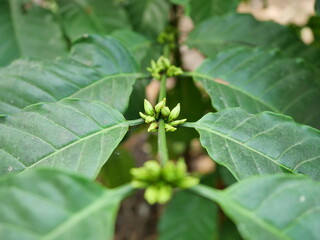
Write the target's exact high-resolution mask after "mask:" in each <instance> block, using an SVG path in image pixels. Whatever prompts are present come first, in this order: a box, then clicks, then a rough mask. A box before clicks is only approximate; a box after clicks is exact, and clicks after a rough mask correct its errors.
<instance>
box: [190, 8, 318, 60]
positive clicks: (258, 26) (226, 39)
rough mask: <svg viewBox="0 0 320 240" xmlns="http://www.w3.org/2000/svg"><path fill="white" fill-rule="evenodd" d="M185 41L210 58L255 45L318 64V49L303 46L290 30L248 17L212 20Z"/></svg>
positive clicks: (240, 15)
mask: <svg viewBox="0 0 320 240" xmlns="http://www.w3.org/2000/svg"><path fill="white" fill-rule="evenodd" d="M208 29H210V31H208ZM187 42H188V44H189V46H191V47H196V48H198V49H199V50H200V51H201V52H203V53H204V54H205V55H206V56H211V57H214V56H216V54H217V53H218V52H220V51H223V50H226V49H230V48H233V47H236V46H248V47H256V46H259V47H269V48H279V49H281V52H282V54H283V55H285V56H289V57H302V58H304V59H306V60H307V61H308V62H310V63H312V64H316V65H317V66H319V65H320V60H319V53H320V50H319V49H317V48H313V47H308V46H306V45H304V43H303V42H302V41H301V40H300V39H299V37H298V36H297V35H296V34H295V32H294V31H293V30H292V29H290V28H289V27H287V26H282V25H279V24H276V23H273V22H259V21H257V20H256V19H254V17H253V16H251V15H245V14H228V15H224V16H215V17H212V18H210V19H208V20H206V21H204V22H203V23H201V24H199V25H198V26H197V27H196V28H195V30H194V31H193V32H192V33H191V34H190V35H189V39H188V41H187Z"/></svg>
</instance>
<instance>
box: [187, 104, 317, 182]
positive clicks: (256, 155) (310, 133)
mask: <svg viewBox="0 0 320 240" xmlns="http://www.w3.org/2000/svg"><path fill="white" fill-rule="evenodd" d="M190 126H192V127H195V128H196V129H197V131H198V132H199V133H200V141H201V144H202V146H204V147H205V148H206V149H207V151H208V153H209V155H210V156H211V158H212V159H214V160H215V161H216V162H217V163H219V164H221V165H224V166H226V167H227V168H228V169H229V170H230V171H231V172H232V174H233V175H234V176H235V177H236V178H237V179H243V178H246V177H249V176H251V175H257V174H269V173H270V174H271V173H277V172H282V168H284V169H286V170H287V171H290V172H294V173H303V174H306V175H309V176H310V177H312V178H313V179H315V180H320V165H319V162H320V148H319V144H320V132H319V131H318V130H316V129H314V128H311V127H309V126H304V125H300V124H297V123H295V122H294V121H293V120H292V119H291V118H289V117H286V116H283V115H278V114H275V113H271V112H262V113H260V114H256V115H254V114H249V113H247V112H246V111H244V110H242V109H240V108H233V109H226V110H223V111H221V112H218V113H208V114H207V115H205V116H204V117H203V118H201V119H200V120H199V121H197V122H195V123H191V124H190Z"/></svg>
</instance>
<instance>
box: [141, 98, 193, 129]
mask: <svg viewBox="0 0 320 240" xmlns="http://www.w3.org/2000/svg"><path fill="white" fill-rule="evenodd" d="M144 111H145V113H142V112H139V114H140V116H141V117H142V118H143V119H144V121H145V122H146V123H151V124H150V126H149V128H148V132H156V131H157V130H158V128H159V122H158V121H159V120H160V119H163V120H164V121H165V130H166V132H174V131H176V130H177V128H176V126H178V125H180V124H182V123H185V122H186V121H187V119H180V120H177V118H178V116H179V114H180V103H178V104H177V106H176V107H174V108H173V109H172V110H170V108H169V107H167V106H166V99H165V98H164V99H162V101H160V102H159V103H157V105H156V106H155V107H153V106H152V104H151V103H150V102H149V101H148V100H147V99H145V100H144Z"/></svg>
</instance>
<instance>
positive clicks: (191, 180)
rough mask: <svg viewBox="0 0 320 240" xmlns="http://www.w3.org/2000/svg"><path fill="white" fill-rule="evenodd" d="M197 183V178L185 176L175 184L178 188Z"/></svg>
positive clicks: (188, 186)
mask: <svg viewBox="0 0 320 240" xmlns="http://www.w3.org/2000/svg"><path fill="white" fill-rule="evenodd" d="M198 183H199V179H198V178H195V177H190V176H188V177H185V178H183V179H181V180H180V182H179V183H178V184H177V187H179V188H190V187H193V186H195V185H197V184H198Z"/></svg>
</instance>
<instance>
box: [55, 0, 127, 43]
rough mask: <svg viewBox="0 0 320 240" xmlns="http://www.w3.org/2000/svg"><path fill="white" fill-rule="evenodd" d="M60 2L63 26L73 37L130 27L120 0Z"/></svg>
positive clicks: (68, 0)
mask: <svg viewBox="0 0 320 240" xmlns="http://www.w3.org/2000/svg"><path fill="white" fill-rule="evenodd" d="M58 4H59V9H60V10H59V15H60V16H61V20H62V24H63V27H64V29H65V31H66V34H67V36H68V37H70V38H71V39H75V38H77V37H79V36H81V35H83V34H100V35H105V34H110V33H111V32H112V31H114V30H118V29H124V28H130V23H129V20H128V17H127V14H126V12H125V10H124V9H123V8H122V7H121V6H120V4H119V2H118V1H114V0H59V2H58Z"/></svg>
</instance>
